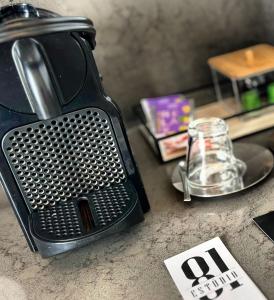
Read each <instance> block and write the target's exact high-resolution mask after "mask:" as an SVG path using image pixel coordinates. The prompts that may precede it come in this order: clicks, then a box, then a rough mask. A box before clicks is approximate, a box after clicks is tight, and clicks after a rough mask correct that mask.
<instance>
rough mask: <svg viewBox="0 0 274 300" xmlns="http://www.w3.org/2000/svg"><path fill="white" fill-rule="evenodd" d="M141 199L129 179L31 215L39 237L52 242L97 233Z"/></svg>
mask: <svg viewBox="0 0 274 300" xmlns="http://www.w3.org/2000/svg"><path fill="white" fill-rule="evenodd" d="M137 200H138V198H137V193H136V191H135V188H134V186H133V185H132V184H131V183H130V182H129V181H126V182H123V183H119V184H114V185H111V186H109V187H107V188H104V189H101V190H98V191H94V192H92V193H90V194H88V195H85V196H81V197H79V199H73V200H71V201H66V202H59V203H58V204H56V205H54V206H51V207H47V208H45V209H38V210H37V211H34V212H33V213H32V214H31V215H30V223H31V231H32V233H33V235H35V236H36V237H37V238H39V239H42V240H47V241H51V242H58V241H66V240H71V239H73V240H74V239H76V238H81V237H86V236H88V235H93V234H96V233H98V232H100V231H101V230H104V229H106V228H107V227H109V226H111V225H113V224H115V223H116V222H118V221H120V220H121V219H122V218H124V216H125V215H127V213H130V211H131V210H132V209H133V207H134V205H135V204H136V203H137Z"/></svg>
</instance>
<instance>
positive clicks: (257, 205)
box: [0, 128, 274, 300]
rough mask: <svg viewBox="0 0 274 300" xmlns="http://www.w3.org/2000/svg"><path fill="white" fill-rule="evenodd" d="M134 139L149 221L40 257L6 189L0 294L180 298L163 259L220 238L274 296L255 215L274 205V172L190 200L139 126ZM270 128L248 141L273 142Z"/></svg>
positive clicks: (0, 225) (272, 261) (273, 268)
mask: <svg viewBox="0 0 274 300" xmlns="http://www.w3.org/2000/svg"><path fill="white" fill-rule="evenodd" d="M129 136H130V141H131V144H132V147H133V150H134V152H135V156H136V159H137V162H138V164H139V167H140V171H141V174H142V177H143V180H144V184H145V187H146V190H147V194H148V197H149V200H150V203H151V208H152V209H151V212H149V213H148V214H147V215H146V217H145V221H144V222H143V223H141V224H139V225H137V226H135V227H132V228H130V229H128V230H127V231H126V232H123V233H121V234H117V235H115V236H112V237H109V238H106V239H104V240H101V241H99V242H97V243H95V244H91V245H89V246H86V247H84V248H82V249H78V250H76V251H73V252H70V253H66V254H63V255H59V256H57V257H54V258H50V259H42V258H41V257H40V256H39V254H35V253H32V252H30V250H29V248H28V247H27V244H26V242H25V239H24V237H23V234H22V232H21V230H20V228H19V225H18V224H17V221H16V219H15V216H14V215H13V212H12V210H11V208H10V205H9V203H8V202H7V200H6V198H5V196H4V194H3V192H2V193H1V197H0V198H1V199H0V299H1V300H2V299H12V300H17V299H20V300H24V299H39V300H42V299H47V300H49V299H50V300H51V299H62V300H63V299H70V300H73V299H77V300H78V299H81V300H82V299H96V300H97V299H98V300H104V299H112V300H118V299H127V300H131V299H132V300H133V299H143V300H146V299H149V300H154V299H155V300H156V299H157V300H162V299H181V297H180V295H179V293H178V291H177V289H176V287H175V285H174V283H173V281H172V280H171V278H170V276H169V274H168V272H167V270H166V268H165V266H164V263H163V261H164V259H166V258H168V257H170V256H173V255H175V254H178V253H180V252H182V251H184V250H187V249H189V248H191V247H193V246H195V245H197V244H199V243H201V242H204V241H207V240H209V239H211V238H213V237H216V236H220V237H221V238H222V240H223V241H224V243H225V244H226V246H227V247H228V248H229V250H230V251H231V252H232V254H233V255H234V257H235V258H236V260H237V261H238V262H239V263H240V264H241V266H242V267H243V268H244V269H245V271H246V272H247V273H248V274H249V276H250V277H251V278H252V279H253V280H254V281H255V283H256V284H257V285H258V287H260V289H261V290H262V291H263V293H264V294H265V295H266V297H268V299H274V285H273V283H274V244H273V243H272V242H271V241H270V240H269V239H268V238H267V237H266V236H265V235H264V234H263V233H262V232H261V231H260V230H259V229H258V228H257V227H256V226H255V225H254V224H253V222H252V217H255V216H257V215H260V214H263V213H266V212H268V211H269V210H272V209H274V195H273V191H274V177H273V174H271V175H270V176H269V177H268V179H267V180H266V181H264V182H263V183H262V184H260V185H258V186H256V187H254V188H252V189H250V190H249V191H248V192H245V193H243V194H240V195H235V196H233V197H228V198H223V199H222V198H219V199H210V200H203V201H202V200H198V199H196V200H195V201H193V202H192V203H191V204H190V205H185V204H184V203H183V202H182V195H181V194H180V193H179V192H177V191H175V190H174V189H173V187H172V185H171V183H170V174H171V172H172V170H173V168H174V166H175V163H174V162H173V163H168V164H166V165H160V164H159V163H158V161H157V160H156V158H155V157H154V155H153V153H152V152H151V150H150V149H149V147H148V145H147V144H146V143H145V142H144V140H143V138H142V136H141V135H140V134H139V132H138V131H137V129H136V128H135V129H132V130H130V132H129ZM272 140H273V141H274V137H272V136H271V133H265V134H264V138H262V135H259V136H255V137H253V138H251V139H250V138H249V139H248V141H255V142H260V143H261V144H262V141H264V144H268V143H269V141H272Z"/></svg>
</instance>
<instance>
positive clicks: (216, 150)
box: [186, 118, 246, 196]
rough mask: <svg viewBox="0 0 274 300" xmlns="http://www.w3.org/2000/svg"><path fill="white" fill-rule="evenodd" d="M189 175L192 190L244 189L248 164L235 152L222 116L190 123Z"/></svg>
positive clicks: (211, 192)
mask: <svg viewBox="0 0 274 300" xmlns="http://www.w3.org/2000/svg"><path fill="white" fill-rule="evenodd" d="M188 134H189V143H188V153H187V160H186V162H187V164H186V177H187V181H188V184H189V188H190V192H191V193H192V194H196V195H204V196H207V195H208V196H210V195H219V194H226V193H230V192H233V191H235V190H238V189H241V187H242V186H243V175H244V173H245V171H246V165H245V163H244V162H242V161H241V160H239V159H236V158H235V156H234V154H233V146H232V142H231V140H230V138H229V136H228V126H227V124H226V123H225V121H224V120H222V119H219V118H202V119H197V120H195V121H193V122H191V123H190V125H189V128H188Z"/></svg>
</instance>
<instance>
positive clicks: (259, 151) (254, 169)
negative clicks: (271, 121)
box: [171, 143, 274, 198]
mask: <svg viewBox="0 0 274 300" xmlns="http://www.w3.org/2000/svg"><path fill="white" fill-rule="evenodd" d="M233 149H234V155H235V157H236V158H238V159H240V160H242V161H243V162H244V163H245V164H246V172H245V174H244V176H243V178H242V184H241V185H240V186H235V189H234V190H233V189H232V190H230V191H229V192H226V193H224V192H221V191H219V192H218V191H217V190H215V191H212V192H211V193H208V194H205V193H204V191H202V190H201V191H199V189H195V192H191V195H192V196H197V197H204V198H208V197H219V196H225V195H230V194H233V193H237V192H240V191H243V190H246V189H248V188H250V187H252V186H254V185H255V184H257V183H259V182H260V181H262V180H263V179H264V178H266V177H267V175H269V174H270V172H271V170H272V168H273V164H274V159H273V155H272V153H271V152H270V151H269V150H268V149H267V148H265V147H263V146H260V145H256V144H248V143H233ZM171 180H172V185H173V186H174V187H175V189H177V190H178V191H180V192H183V185H182V182H181V179H180V174H179V167H178V165H177V166H176V167H175V169H174V171H173V174H172V177H171Z"/></svg>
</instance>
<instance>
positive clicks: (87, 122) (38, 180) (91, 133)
mask: <svg viewBox="0 0 274 300" xmlns="http://www.w3.org/2000/svg"><path fill="white" fill-rule="evenodd" d="M94 47H95V30H94V27H93V23H92V22H91V21H90V20H88V19H86V18H81V17H59V16H57V15H56V14H54V13H52V12H50V11H46V10H43V9H36V8H34V7H33V6H31V5H28V4H17V5H11V6H6V7H3V8H2V9H1V10H0V51H1V55H0V139H1V150H0V171H1V180H2V184H3V186H4V189H5V191H6V193H7V195H8V198H9V200H10V202H11V204H12V207H13V209H14V212H15V214H16V216H17V218H18V221H19V223H20V225H21V227H22V230H23V232H24V234H25V237H26V239H27V241H28V244H29V246H30V248H31V250H32V251H37V250H38V251H39V252H40V254H41V255H42V256H43V257H48V256H52V255H56V254H58V253H62V252H65V251H68V250H71V249H74V248H77V247H80V246H83V245H86V244H88V243H91V242H93V241H95V240H97V239H99V238H103V237H105V236H107V235H110V234H113V233H115V232H118V231H121V230H123V229H124V228H127V227H128V226H130V225H133V224H136V223H138V222H140V221H142V220H143V213H145V212H147V211H148V210H149V203H148V201H147V198H146V194H145V191H144V188H143V185H142V182H141V179H140V176H139V173H138V170H137V168H136V165H135V162H134V159H133V156H132V153H131V150H130V147H129V144H128V140H127V137H126V133H125V129H124V126H123V123H122V120H121V115H120V113H119V110H118V108H117V106H116V105H115V104H114V103H113V101H112V100H111V98H110V97H108V96H107V95H106V94H105V92H104V90H103V87H102V84H101V79H100V76H99V74H98V71H97V68H96V64H95V61H94V58H93V55H92V50H93V49H94ZM110 51H111V49H110Z"/></svg>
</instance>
